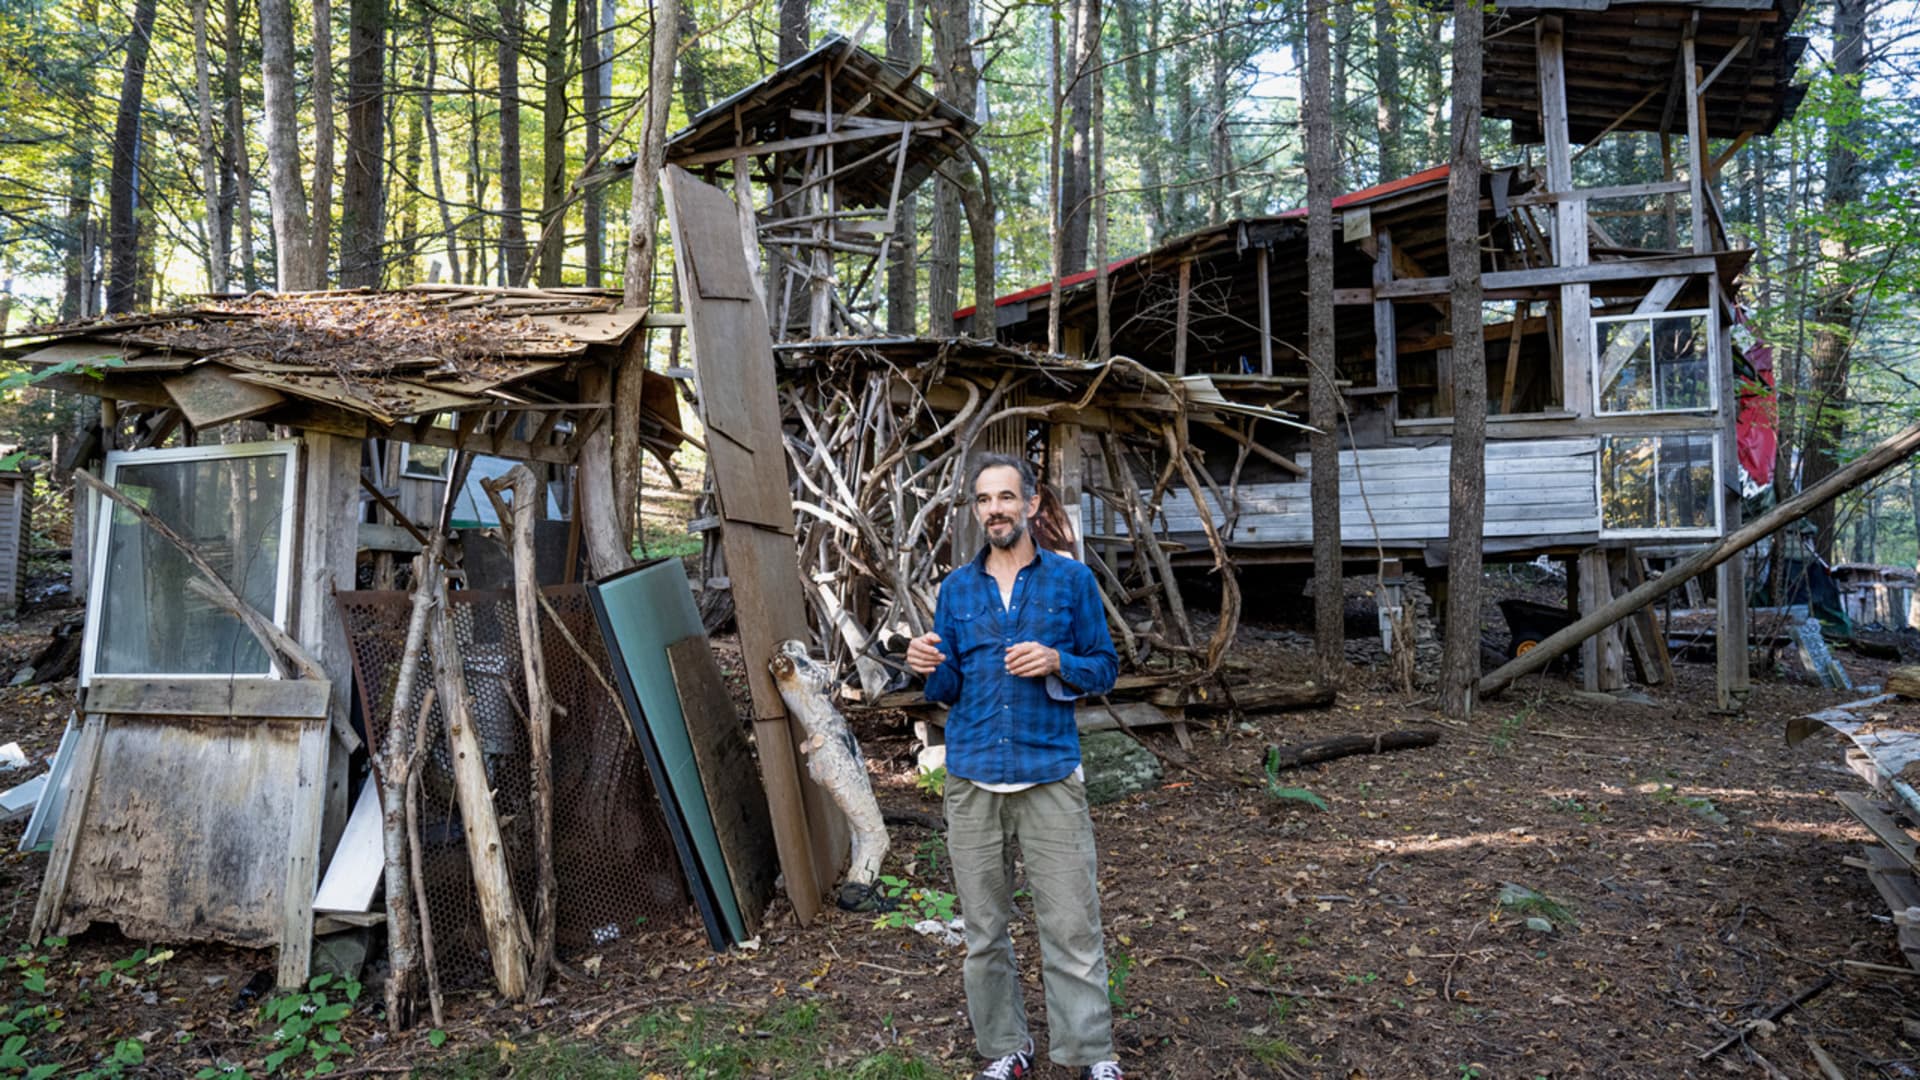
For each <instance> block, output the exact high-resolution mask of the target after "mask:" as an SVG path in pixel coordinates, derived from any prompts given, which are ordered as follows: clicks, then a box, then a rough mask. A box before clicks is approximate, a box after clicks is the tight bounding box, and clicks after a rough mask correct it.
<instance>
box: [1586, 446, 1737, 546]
mask: <svg viewBox="0 0 1920 1080" xmlns="http://www.w3.org/2000/svg"><path fill="white" fill-rule="evenodd" d="M1717 443H1718V440H1717V439H1716V438H1715V436H1714V435H1713V434H1712V433H1711V432H1662V433H1658V434H1649V435H1606V436H1602V437H1601V439H1600V530H1601V532H1602V533H1623V532H1658V533H1662V534H1665V535H1675V536H1677V535H1699V536H1712V535H1715V534H1717V533H1718V532H1719V523H1720V519H1719V505H1720V500H1719V493H1718V489H1717V487H1716V485H1715V483H1714V476H1715V474H1716V469H1715V463H1716V462H1715V457H1716V450H1715V447H1716V445H1717Z"/></svg>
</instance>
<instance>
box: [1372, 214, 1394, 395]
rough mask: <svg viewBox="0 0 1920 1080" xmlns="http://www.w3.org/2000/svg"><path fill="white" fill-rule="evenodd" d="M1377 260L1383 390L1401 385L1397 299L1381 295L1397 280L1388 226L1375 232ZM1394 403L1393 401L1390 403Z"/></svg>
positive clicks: (1376, 365) (1378, 368)
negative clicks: (1395, 317) (1394, 313)
mask: <svg viewBox="0 0 1920 1080" xmlns="http://www.w3.org/2000/svg"><path fill="white" fill-rule="evenodd" d="M1374 246H1375V249H1376V250H1375V253H1374V259H1373V287H1374V292H1375V297H1374V301H1373V384H1374V385H1375V386H1377V387H1380V388H1381V389H1389V388H1398V387H1399V385H1400V349H1399V329H1398V327H1397V326H1396V325H1395V322H1394V315H1393V301H1392V300H1389V299H1386V298H1385V297H1382V296H1379V295H1378V293H1379V289H1380V287H1381V286H1382V285H1387V284H1390V283H1392V281H1393V257H1394V255H1395V253H1396V249H1395V248H1394V245H1393V233H1392V232H1391V231H1390V230H1388V229H1385V228H1382V229H1380V230H1379V231H1378V232H1376V233H1374ZM1388 404H1391V403H1388Z"/></svg>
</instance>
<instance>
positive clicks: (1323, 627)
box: [1306, 3, 1346, 683]
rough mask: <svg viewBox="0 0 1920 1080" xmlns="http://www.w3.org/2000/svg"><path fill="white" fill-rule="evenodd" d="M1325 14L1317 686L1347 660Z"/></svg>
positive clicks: (1320, 73)
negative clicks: (1341, 546) (1341, 529)
mask: <svg viewBox="0 0 1920 1080" xmlns="http://www.w3.org/2000/svg"><path fill="white" fill-rule="evenodd" d="M1327 44H1328V43H1327V9H1326V5H1325V4H1324V3H1314V4H1310V5H1309V6H1308V8H1307V87H1306V113H1307V116H1306V121H1307V362H1308V365H1309V367H1310V368H1311V370H1310V371H1309V372H1308V375H1309V377H1310V379H1311V380H1312V381H1311V382H1310V383H1309V384H1308V405H1307V407H1308V412H1309V417H1308V419H1309V422H1310V423H1311V424H1312V425H1313V428H1314V431H1313V434H1312V435H1311V436H1309V438H1308V445H1309V446H1310V447H1311V448H1312V451H1313V472H1312V475H1311V476H1310V477H1309V483H1310V485H1311V488H1312V491H1311V499H1312V504H1313V658H1314V668H1315V671H1316V674H1317V675H1318V677H1319V679H1320V681H1322V682H1326V683H1337V682H1339V680H1340V669H1341V666H1342V661H1343V660H1344V659H1345V657H1346V621H1345V615H1346V612H1345V606H1346V596H1345V593H1344V587H1343V585H1342V581H1341V578H1342V574H1341V558H1340V436H1339V424H1340V401H1339V394H1340V390H1339V387H1338V386H1337V385H1336V384H1335V380H1337V379H1338V378H1339V377H1340V368H1339V361H1338V357H1337V356H1336V355H1335V352H1334V339H1333V169H1334V166H1333V98H1332V90H1331V86H1330V82H1331V80H1330V79H1329V77H1328V76H1329V73H1328V67H1329V64H1328V55H1327V53H1328V51H1329V50H1328V47H1327Z"/></svg>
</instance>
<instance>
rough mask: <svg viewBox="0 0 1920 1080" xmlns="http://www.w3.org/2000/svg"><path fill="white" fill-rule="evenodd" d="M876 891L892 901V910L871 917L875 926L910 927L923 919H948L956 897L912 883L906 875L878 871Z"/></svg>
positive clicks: (878, 927)
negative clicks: (878, 878) (874, 917)
mask: <svg viewBox="0 0 1920 1080" xmlns="http://www.w3.org/2000/svg"><path fill="white" fill-rule="evenodd" d="M877 891H878V892H879V893H880V895H881V896H883V897H885V898H886V899H887V900H888V901H889V902H891V903H892V904H893V910H891V911H888V912H885V913H884V914H882V915H881V916H880V917H879V918H877V919H875V920H873V925H874V927H875V928H877V929H895V930H905V929H910V928H911V927H912V926H913V924H914V923H917V922H920V921H921V920H923V919H936V920H938V921H940V922H943V923H944V922H950V921H952V920H953V917H954V906H955V905H956V904H957V903H959V898H958V897H956V896H954V895H953V894H952V893H950V892H946V891H944V890H941V889H930V888H926V887H924V886H920V885H915V884H914V883H913V882H911V881H908V880H907V879H906V878H901V877H894V876H893V875H891V874H881V875H880V882H879V885H878V886H877Z"/></svg>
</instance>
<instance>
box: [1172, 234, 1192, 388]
mask: <svg viewBox="0 0 1920 1080" xmlns="http://www.w3.org/2000/svg"><path fill="white" fill-rule="evenodd" d="M1192 291H1193V260H1192V259H1190V258H1188V259H1181V260H1180V299H1179V305H1178V307H1177V309H1176V314H1175V315H1174V321H1173V373H1174V374H1175V375H1185V374H1186V373H1187V311H1188V304H1189V297H1190V295H1191V294H1192Z"/></svg>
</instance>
